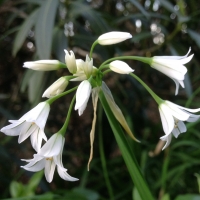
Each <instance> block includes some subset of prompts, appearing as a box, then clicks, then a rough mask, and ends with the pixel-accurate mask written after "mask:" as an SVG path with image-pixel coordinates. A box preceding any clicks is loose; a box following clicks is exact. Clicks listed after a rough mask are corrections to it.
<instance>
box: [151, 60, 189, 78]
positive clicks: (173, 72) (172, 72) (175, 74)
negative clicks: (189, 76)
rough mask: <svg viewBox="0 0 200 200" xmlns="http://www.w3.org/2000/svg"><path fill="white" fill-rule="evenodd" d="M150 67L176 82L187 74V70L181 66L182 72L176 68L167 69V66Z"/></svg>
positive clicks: (154, 64)
mask: <svg viewBox="0 0 200 200" xmlns="http://www.w3.org/2000/svg"><path fill="white" fill-rule="evenodd" d="M152 67H153V68H154V69H156V70H158V71H160V72H161V73H163V74H165V75H166V76H168V77H170V78H173V79H177V80H184V75H185V74H186V72H187V68H186V67H185V66H183V65H182V71H180V70H177V66H175V67H174V68H169V66H165V65H161V64H160V63H153V65H152Z"/></svg>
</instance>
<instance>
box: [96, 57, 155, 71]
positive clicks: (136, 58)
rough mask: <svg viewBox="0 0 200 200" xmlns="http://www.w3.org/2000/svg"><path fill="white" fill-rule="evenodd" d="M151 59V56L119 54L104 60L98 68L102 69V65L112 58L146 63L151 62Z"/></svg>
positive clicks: (112, 59)
mask: <svg viewBox="0 0 200 200" xmlns="http://www.w3.org/2000/svg"><path fill="white" fill-rule="evenodd" d="M151 59H152V58H147V57H140V56H119V57H114V58H110V59H108V60H106V61H105V62H103V63H102V64H101V65H100V67H99V69H102V68H103V67H104V65H106V64H107V63H109V62H112V61H114V60H138V61H141V62H144V63H147V64H150V63H151Z"/></svg>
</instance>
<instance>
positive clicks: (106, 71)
mask: <svg viewBox="0 0 200 200" xmlns="http://www.w3.org/2000/svg"><path fill="white" fill-rule="evenodd" d="M111 71H112V70H111V69H107V70H105V71H104V72H103V75H105V74H107V73H108V72H111Z"/></svg>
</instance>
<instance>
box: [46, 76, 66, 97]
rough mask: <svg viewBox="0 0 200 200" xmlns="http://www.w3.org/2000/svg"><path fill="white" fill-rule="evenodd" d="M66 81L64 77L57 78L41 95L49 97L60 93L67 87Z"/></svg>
mask: <svg viewBox="0 0 200 200" xmlns="http://www.w3.org/2000/svg"><path fill="white" fill-rule="evenodd" d="M68 83H69V81H68V79H67V78H66V77H61V78H59V79H58V80H57V81H55V82H54V83H53V84H52V85H51V86H49V87H48V88H47V89H46V90H45V92H44V93H43V95H42V97H47V98H51V97H54V96H56V95H58V94H60V93H62V92H63V91H64V90H65V88H66V87H67V85H68Z"/></svg>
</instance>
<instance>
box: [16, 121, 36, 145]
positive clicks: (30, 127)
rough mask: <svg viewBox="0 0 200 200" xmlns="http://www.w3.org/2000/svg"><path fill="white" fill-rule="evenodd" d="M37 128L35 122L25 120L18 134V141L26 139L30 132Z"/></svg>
mask: <svg viewBox="0 0 200 200" xmlns="http://www.w3.org/2000/svg"><path fill="white" fill-rule="evenodd" d="M38 129H39V128H38V126H37V125H36V124H34V123H31V122H25V123H24V126H23V128H22V130H21V132H20V134H19V138H18V143H21V142H23V141H24V140H26V139H27V138H28V137H29V136H30V135H31V134H32V133H34V132H35V131H37V130H38Z"/></svg>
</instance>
